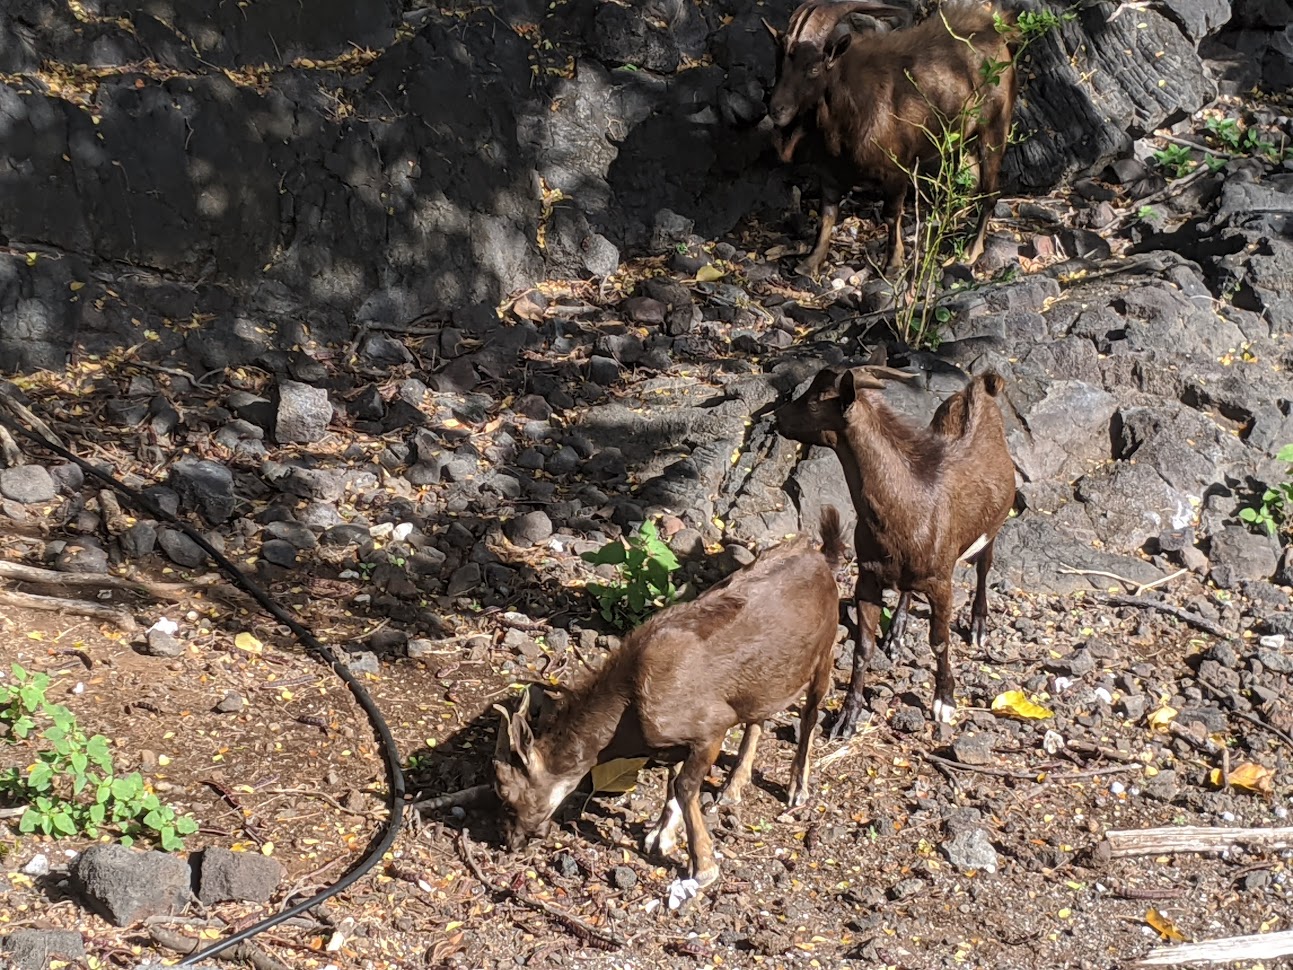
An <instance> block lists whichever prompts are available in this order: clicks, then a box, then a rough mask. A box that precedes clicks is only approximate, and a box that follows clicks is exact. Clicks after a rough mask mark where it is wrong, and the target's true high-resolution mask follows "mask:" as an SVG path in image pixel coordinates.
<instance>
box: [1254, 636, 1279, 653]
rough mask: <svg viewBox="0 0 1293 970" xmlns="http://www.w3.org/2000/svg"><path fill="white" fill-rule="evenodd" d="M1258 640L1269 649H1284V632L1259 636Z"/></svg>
mask: <svg viewBox="0 0 1293 970" xmlns="http://www.w3.org/2000/svg"><path fill="white" fill-rule="evenodd" d="M1257 642H1258V643H1259V644H1260V645H1261V646H1263V647H1266V648H1267V649H1270V650H1283V649H1284V634H1282V633H1271V634H1268V635H1266V636H1264V637H1258V638H1257Z"/></svg>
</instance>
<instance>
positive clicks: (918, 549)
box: [776, 367, 1015, 737]
mask: <svg viewBox="0 0 1293 970" xmlns="http://www.w3.org/2000/svg"><path fill="white" fill-rule="evenodd" d="M879 376H886V375H884V372H883V370H882V369H879V368H858V369H856V370H853V369H844V368H835V367H828V368H825V369H823V370H822V371H820V372H819V373H818V374H817V376H816V377H815V378H813V381H812V383H811V384H810V385H809V387H808V390H806V391H805V392H804V393H803V394H801V395H800V396H799V397H798V398H796V399H795V400H793V401H791V402H790V403H789V404H786V405H783V406H782V407H781V408H779V409H778V410H777V412H776V423H777V430H778V431H779V432H780V433H781V434H782V435H784V436H785V437H787V438H790V439H792V440H795V441H801V442H805V443H807V444H815V445H822V446H824V447H827V448H832V449H834V451H835V453H836V455H838V456H839V459H840V464H841V465H842V466H843V468H844V477H845V479H846V480H847V481H848V485H849V491H850V492H851V494H852V496H853V505H854V507H855V509H856V510H857V527H856V529H855V530H854V534H853V541H854V546H855V548H856V551H857V562H858V581H857V589H856V593H855V599H856V602H857V625H856V630H855V633H856V634H857V635H856V637H855V638H854V641H853V642H854V644H855V645H856V648H855V650H854V654H853V679H852V681H851V683H850V684H849V692H848V697H847V698H846V700H845V702H844V708H843V710H842V711H841V712H840V716H839V718H838V719H837V721H836V722H835V725H834V726H833V728H832V731H831V734H832V736H833V737H847V736H849V735H851V734H852V733H853V732H854V731H855V730H856V727H857V720H858V717H859V715H860V714H861V712H862V690H863V687H864V685H865V676H866V674H865V671H866V668H867V666H868V665H869V663H870V661H871V656H872V653H873V652H874V650H875V635H876V631H877V630H878V628H879V623H880V609H881V607H882V606H883V603H884V598H883V597H884V591H885V590H886V589H896V590H898V591H899V593H900V599H899V603H898V609H897V611H896V612H895V614H894V623H893V624H892V625H891V627H890V631H889V636H890V637H900V636H901V634H902V627H903V624H904V623H905V619H906V609H907V605H908V603H909V602H910V596H911V594H912V593H920V594H922V595H924V596H925V598H926V599H927V600H928V601H929V607H930V621H929V642H930V646H931V647H932V648H933V650H934V652H935V654H936V655H937V658H938V668H937V673H936V676H935V682H934V705H933V709H934V717H935V719H937V720H939V721H942V722H945V723H950V722H951V720H952V715H953V713H954V711H955V708H956V702H955V699H954V696H953V694H954V690H955V685H954V678H953V675H952V667H951V662H950V658H949V656H948V650H949V640H950V636H951V634H950V623H951V614H952V573H953V571H954V569H955V567H956V563H957V562H958V561H960V560H964V561H967V562H974V563H975V565H976V567H977V569H978V586H977V588H976V590H975V595H974V605H973V608H972V610H971V615H972V618H973V622H972V629H971V636H972V639H973V642H974V644H975V645H976V646H978V645H982V643H983V642H984V640H985V638H986V636H987V628H988V599H987V580H988V570H989V568H991V566H992V548H993V543H994V542H995V540H996V536H997V532H998V531H999V530H1000V529H1001V525H1002V523H1003V522H1005V520H1006V516H1007V515H1009V513H1010V508H1011V506H1012V505H1013V504H1014V498H1015V470H1014V463H1013V462H1012V461H1011V458H1010V452H1009V450H1008V449H1007V447H1006V435H1005V429H1004V427H1003V424H1002V417H1001V409H1000V408H999V407H998V405H997V402H996V400H995V398H996V396H997V395H998V394H999V393H1000V392H1001V389H1002V387H1003V386H1004V381H1003V380H1002V378H1001V376H1000V375H998V374H996V373H995V372H991V371H990V372H988V373H985V374H981V375H979V376H977V377H974V378H972V379H971V380H970V382H969V383H968V384H967V385H966V386H965V387H964V388H962V389H961V390H960V391H957V392H956V393H955V394H953V395H952V396H951V397H949V398H948V399H947V400H945V401H944V402H943V403H942V404H941V405H939V408H938V410H937V411H936V412H935V413H934V416H933V418H932V419H931V420H930V423H929V426H928V427H926V428H920V427H916V426H914V425H912V424H910V423H909V422H908V421H907V420H905V419H904V418H903V417H901V416H900V415H899V414H897V413H896V412H895V411H893V409H892V408H890V407H889V405H888V404H886V403H885V400H884V397H883V396H882V395H881V393H880V392H879V390H878V389H879V388H880V387H881V386H882V385H881V383H880V380H879V379H878V377H879Z"/></svg>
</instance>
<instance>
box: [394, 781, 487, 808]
mask: <svg viewBox="0 0 1293 970" xmlns="http://www.w3.org/2000/svg"><path fill="white" fill-rule="evenodd" d="M493 790H494V789H493V787H492V786H491V785H472V786H471V787H470V788H464V789H463V790H462V791H455V792H449V794H447V795H437V796H436V797H434V798H424V799H422V800H421V801H420V802H414V803H413V804H412V805H410V806H409V808H410V809H418V810H420V811H423V812H438V811H440V810H441V809H445V808H454V807H458V806H464V807H465V806H467V805H478V804H480V802H482V801H484V800H485V796H487V795H489V794H490V793H491V792H492V791H493Z"/></svg>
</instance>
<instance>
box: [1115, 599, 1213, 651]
mask: <svg viewBox="0 0 1293 970" xmlns="http://www.w3.org/2000/svg"><path fill="white" fill-rule="evenodd" d="M1103 600H1104V602H1105V603H1106V604H1108V605H1109V606H1134V607H1136V608H1137V609H1141V610H1157V611H1158V612H1159V613H1166V614H1167V615H1168V616H1174V617H1176V618H1177V619H1178V620H1181V621H1183V622H1185V623H1188V624H1189V625H1190V626H1192V627H1194V628H1196V629H1199V630H1202V631H1203V632H1204V633H1211V634H1212V635H1213V636H1214V637H1221V638H1222V639H1224V640H1229V639H1232V638H1233V637H1234V635H1235V634H1234V632H1233V631H1232V630H1227V629H1226V628H1225V627H1224V626H1222V625H1221V624H1219V623H1213V622H1212V621H1211V620H1209V619H1208V618H1207V617H1205V616H1199V614H1197V613H1191V612H1190V611H1189V610H1183V609H1181V608H1180V607H1179V606H1173V605H1172V604H1171V603H1160V602H1159V601H1158V600H1147V599H1142V598H1141V597H1138V596H1105V597H1104V598H1103Z"/></svg>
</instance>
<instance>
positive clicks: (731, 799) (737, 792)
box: [718, 721, 763, 805]
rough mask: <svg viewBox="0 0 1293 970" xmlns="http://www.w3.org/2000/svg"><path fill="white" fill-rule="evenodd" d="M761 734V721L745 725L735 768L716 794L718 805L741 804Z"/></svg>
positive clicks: (752, 770)
mask: <svg viewBox="0 0 1293 970" xmlns="http://www.w3.org/2000/svg"><path fill="white" fill-rule="evenodd" d="M762 734H763V722H762V721H751V722H749V723H748V724H746V725H745V735H744V736H743V737H742V738H741V750H740V752H739V753H738V754H737V756H736V767H735V768H733V769H732V773H731V774H730V775H728V776H727V783H726V784H725V785H723V790H722V791H721V792H719V793H718V804H720V805H739V804H741V793H742V792H744V791H745V786H746V785H748V784H749V783H750V775H751V774H752V773H753V772H754V749H755V748H756V747H758V745H759V737H760V735H762Z"/></svg>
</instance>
